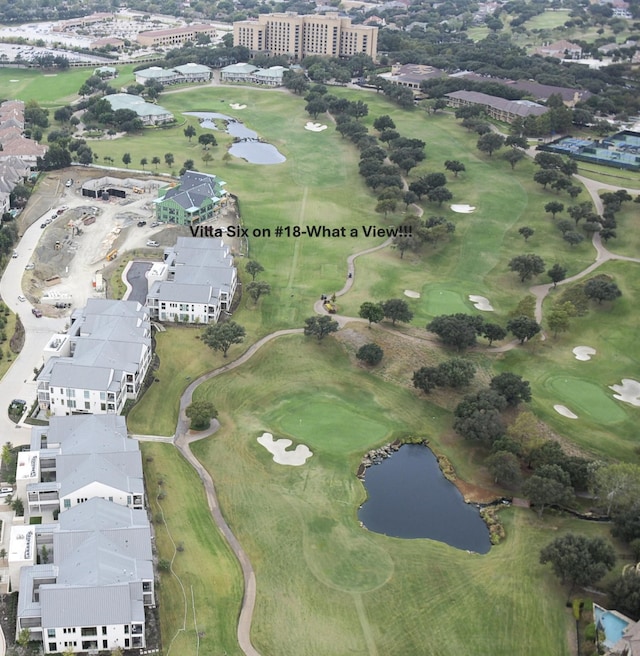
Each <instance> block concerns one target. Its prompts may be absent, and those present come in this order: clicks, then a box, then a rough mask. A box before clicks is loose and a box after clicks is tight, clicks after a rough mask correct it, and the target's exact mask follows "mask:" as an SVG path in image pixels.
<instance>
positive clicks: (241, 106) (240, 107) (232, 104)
mask: <svg viewBox="0 0 640 656" xmlns="http://www.w3.org/2000/svg"><path fill="white" fill-rule="evenodd" d="M229 107H231V109H246V108H247V106H246V105H240V104H238V103H229Z"/></svg>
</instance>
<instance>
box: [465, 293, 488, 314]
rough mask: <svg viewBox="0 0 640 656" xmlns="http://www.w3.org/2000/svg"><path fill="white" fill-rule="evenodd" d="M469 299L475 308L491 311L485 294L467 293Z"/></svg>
mask: <svg viewBox="0 0 640 656" xmlns="http://www.w3.org/2000/svg"><path fill="white" fill-rule="evenodd" d="M469 300H470V301H471V302H472V303H473V306H474V307H475V309H476V310H484V311H485V312H493V305H491V303H489V299H488V298H486V297H485V296H476V295H475V294H469Z"/></svg>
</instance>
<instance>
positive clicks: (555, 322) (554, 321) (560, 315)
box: [547, 307, 575, 337]
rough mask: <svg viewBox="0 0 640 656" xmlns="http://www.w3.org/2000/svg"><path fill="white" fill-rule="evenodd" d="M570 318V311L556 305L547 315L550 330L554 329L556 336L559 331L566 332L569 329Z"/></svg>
mask: <svg viewBox="0 0 640 656" xmlns="http://www.w3.org/2000/svg"><path fill="white" fill-rule="evenodd" d="M574 310H575V308H574ZM569 318H570V315H569V313H568V312H567V311H566V310H565V309H564V308H562V307H554V308H553V309H552V310H551V312H549V314H548V315H547V325H548V326H549V330H551V331H553V336H554V337H557V336H558V333H565V332H567V330H569Z"/></svg>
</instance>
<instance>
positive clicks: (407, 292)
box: [404, 289, 420, 298]
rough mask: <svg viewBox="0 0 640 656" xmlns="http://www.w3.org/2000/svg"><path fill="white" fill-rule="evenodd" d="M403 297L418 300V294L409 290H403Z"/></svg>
mask: <svg viewBox="0 0 640 656" xmlns="http://www.w3.org/2000/svg"><path fill="white" fill-rule="evenodd" d="M404 295H405V296H408V297H409V298H420V292H414V291H411V290H410V289H405V290H404Z"/></svg>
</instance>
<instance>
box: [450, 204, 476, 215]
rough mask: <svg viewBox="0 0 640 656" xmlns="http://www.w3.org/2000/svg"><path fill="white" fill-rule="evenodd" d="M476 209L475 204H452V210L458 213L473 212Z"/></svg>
mask: <svg viewBox="0 0 640 656" xmlns="http://www.w3.org/2000/svg"><path fill="white" fill-rule="evenodd" d="M475 209H476V208H475V207H474V206H473V205H451V211H452V212H457V213H458V214H471V212H473V211H475Z"/></svg>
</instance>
